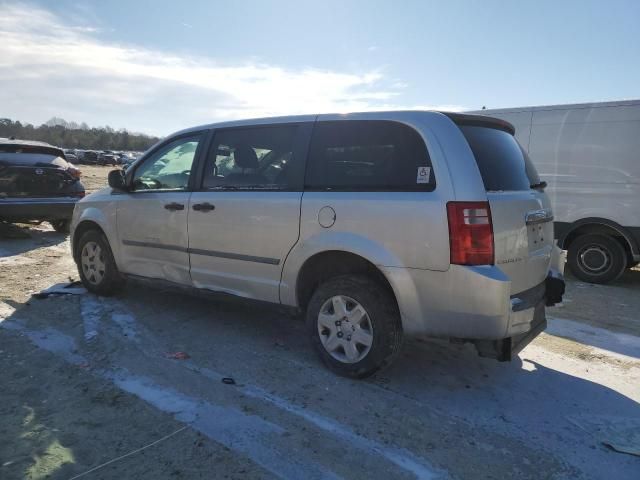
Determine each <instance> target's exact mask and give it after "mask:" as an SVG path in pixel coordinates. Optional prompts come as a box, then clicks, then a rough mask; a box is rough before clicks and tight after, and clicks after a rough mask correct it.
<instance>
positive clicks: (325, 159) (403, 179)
mask: <svg viewBox="0 0 640 480" xmlns="http://www.w3.org/2000/svg"><path fill="white" fill-rule="evenodd" d="M305 183H306V188H308V189H311V190H314V189H315V190H342V191H349V190H356V191H357V190H359V191H378V190H381V191H386V190H401V191H404V190H428V191H431V190H433V189H434V188H435V179H434V176H433V172H432V169H431V161H430V159H429V154H428V152H427V147H426V145H425V143H424V141H423V140H422V137H421V136H420V135H419V134H418V132H416V131H415V130H414V129H413V128H411V127H409V126H407V125H403V124H401V123H397V122H389V121H376V120H366V121H360V120H343V121H334V122H319V123H317V124H316V126H315V128H314V131H313V138H312V140H311V147H310V150H309V165H308V167H307V175H306V182H305Z"/></svg>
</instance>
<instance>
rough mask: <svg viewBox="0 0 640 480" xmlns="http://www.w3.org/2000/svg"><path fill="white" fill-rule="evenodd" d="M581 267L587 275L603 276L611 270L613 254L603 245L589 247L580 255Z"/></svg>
mask: <svg viewBox="0 0 640 480" xmlns="http://www.w3.org/2000/svg"><path fill="white" fill-rule="evenodd" d="M579 258H580V266H581V267H582V269H583V270H584V271H585V272H587V273H592V274H602V273H604V272H606V271H607V270H609V268H611V263H612V262H611V253H610V252H609V251H608V250H607V249H605V248H603V247H602V246H601V245H588V246H586V247H584V248H583V249H582V250H581V251H580V254H579Z"/></svg>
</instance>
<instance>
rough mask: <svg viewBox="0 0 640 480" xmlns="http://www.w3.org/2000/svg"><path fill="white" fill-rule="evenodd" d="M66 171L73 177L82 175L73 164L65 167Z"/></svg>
mask: <svg viewBox="0 0 640 480" xmlns="http://www.w3.org/2000/svg"><path fill="white" fill-rule="evenodd" d="M67 172H69V175H71V176H72V177H73V178H80V176H81V175H82V172H81V171H80V170H78V169H77V168H76V167H74V166H73V165H71V166H70V167H69V168H67Z"/></svg>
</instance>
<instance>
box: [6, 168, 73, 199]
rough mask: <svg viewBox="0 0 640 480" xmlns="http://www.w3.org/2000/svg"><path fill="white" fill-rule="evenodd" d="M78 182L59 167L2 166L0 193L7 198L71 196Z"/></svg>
mask: <svg viewBox="0 0 640 480" xmlns="http://www.w3.org/2000/svg"><path fill="white" fill-rule="evenodd" d="M74 182H76V179H75V178H73V177H72V176H71V175H69V173H67V172H66V171H65V170H63V169H61V168H59V167H55V166H54V167H51V166H25V165H11V166H1V165H0V192H2V193H3V196H5V197H55V196H61V195H62V196H69V195H70V194H71V191H70V189H69V187H70V186H71V185H72V184H73V183H74Z"/></svg>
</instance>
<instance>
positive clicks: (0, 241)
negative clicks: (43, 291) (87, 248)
mask: <svg viewBox="0 0 640 480" xmlns="http://www.w3.org/2000/svg"><path fill="white" fill-rule="evenodd" d="M67 236H68V235H67V234H64V233H58V232H56V231H55V230H53V228H50V227H49V226H48V225H46V226H45V224H42V225H26V224H11V223H5V222H0V259H2V258H4V257H10V256H14V255H20V254H22V253H25V252H28V251H31V250H35V249H37V248H42V247H49V246H52V245H58V244H60V243H63V242H64V241H65V240H66V239H67Z"/></svg>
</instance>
